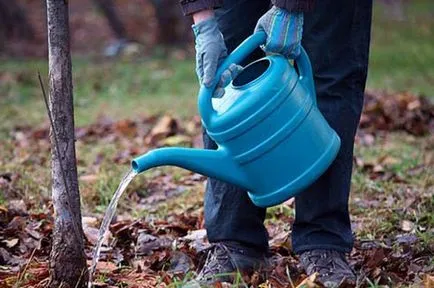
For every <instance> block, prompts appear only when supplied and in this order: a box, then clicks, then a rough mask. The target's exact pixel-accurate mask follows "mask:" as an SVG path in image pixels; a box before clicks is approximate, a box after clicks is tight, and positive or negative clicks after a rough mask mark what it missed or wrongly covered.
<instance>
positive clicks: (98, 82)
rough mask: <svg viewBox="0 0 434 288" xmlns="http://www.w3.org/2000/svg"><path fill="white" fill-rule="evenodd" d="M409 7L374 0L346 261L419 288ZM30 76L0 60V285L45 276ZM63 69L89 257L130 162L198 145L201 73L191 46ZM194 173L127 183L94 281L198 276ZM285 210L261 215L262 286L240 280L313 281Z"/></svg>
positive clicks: (430, 158) (428, 157)
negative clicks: (269, 260)
mask: <svg viewBox="0 0 434 288" xmlns="http://www.w3.org/2000/svg"><path fill="white" fill-rule="evenodd" d="M409 3H410V4H408V6H407V10H406V13H405V15H406V17H407V18H406V19H404V20H397V19H395V18H390V17H392V16H391V15H386V14H385V13H384V11H385V10H384V7H383V6H382V5H380V4H377V5H376V6H375V16H374V25H373V41H372V49H371V51H372V53H371V60H370V72H369V77H368V92H367V94H366V101H365V110H364V114H363V117H362V121H361V125H360V129H359V132H358V135H357V138H356V149H355V157H354V170H353V175H354V176H353V179H352V193H351V199H350V210H351V215H352V223H353V230H354V234H355V238H356V239H357V241H356V243H355V249H354V250H353V251H352V253H351V254H350V255H349V256H350V262H351V264H352V265H353V267H354V269H355V270H356V271H357V272H358V275H359V276H360V277H359V278H360V279H359V285H360V286H362V287H380V286H381V285H383V286H384V285H388V287H420V286H421V285H423V284H422V283H423V282H424V281H425V285H430V284H427V283H429V282H430V281H433V279H432V275H433V274H434V257H433V255H434V214H433V211H434V178H433V176H432V175H434V139H433V136H432V135H433V133H434V108H433V105H432V99H434V98H433V97H434V91H433V89H432V87H433V84H434V68H433V67H434V66H433V65H432V63H433V62H434V49H433V47H434V41H433V39H434V37H433V36H434V35H433V33H434V32H433V31H434V21H433V19H434V17H432V16H433V14H434V6H433V4H432V3H431V2H429V1H412V2H409ZM72 19H76V18H74V16H73V17H72ZM85 19H88V18H85ZM89 21H90V20H89ZM84 22H85V23H86V21H84ZM83 25H84V24H83ZM103 34H104V33H103ZM78 35H80V34H79V33H78ZM77 37H78V36H77ZM102 39H108V38H102ZM73 45H78V44H77V43H76V44H73ZM143 45H145V46H144V47H147V46H146V45H148V44H146V43H145V44H143ZM73 47H78V46H73ZM148 48H149V47H148ZM77 49H80V48H79V47H78V48H77ZM83 49H84V48H83ZM144 50H145V49H144ZM82 51H86V49H84V50H82ZM78 54H80V55H78ZM86 55H87V54H86ZM37 71H40V72H41V74H42V75H43V77H44V78H46V74H47V64H46V61H45V60H44V59H41V58H32V59H28V58H26V59H19V58H11V57H8V58H2V61H1V62H0V123H1V125H0V139H1V140H0V191H1V192H2V193H0V287H12V286H14V285H16V286H18V287H20V286H23V287H43V286H44V284H45V283H46V282H45V281H46V279H47V277H48V274H47V269H46V265H47V262H46V260H47V255H48V251H49V248H50V244H51V242H50V233H51V231H52V214H51V212H52V211H51V210H52V206H51V202H50V154H49V147H50V144H49V141H48V127H49V125H48V119H47V114H46V111H45V108H44V104H43V100H42V94H41V90H40V88H39V84H38V81H37ZM73 75H74V97H75V118H76V126H77V130H76V137H77V142H76V145H77V146H76V149H77V157H78V172H79V180H80V191H81V196H82V207H83V215H84V216H85V218H84V220H83V222H84V229H85V234H86V237H87V244H86V253H87V255H88V256H89V257H90V256H91V253H92V247H93V245H94V243H95V237H96V233H97V230H96V229H97V228H98V227H99V224H100V221H101V219H102V217H103V213H104V211H105V208H106V207H107V205H108V203H109V201H110V199H111V196H112V194H113V192H114V191H115V189H116V187H117V185H118V184H119V181H120V179H121V178H122V175H123V174H124V173H126V171H127V170H128V168H129V162H130V160H131V159H132V158H133V157H134V156H136V155H139V154H141V153H143V152H146V151H147V150H149V149H153V148H155V147H161V146H178V145H183V146H194V147H200V146H201V138H200V119H199V118H198V117H197V115H196V113H197V110H196V94H197V82H196V81H197V80H196V78H195V75H194V59H193V58H192V54H191V49H190V50H184V49H172V50H170V51H169V52H168V54H161V53H159V52H152V53H147V54H146V55H144V56H143V55H142V56H141V57H138V56H137V55H136V54H134V53H133V54H132V55H124V56H123V57H121V58H120V59H116V60H101V59H100V58H95V57H90V56H89V55H87V56H84V55H82V53H77V54H75V55H74V59H73ZM204 180H205V179H204V177H202V176H200V175H197V174H192V173H190V172H188V171H185V170H182V169H178V168H167V167H165V168H158V169H154V170H152V171H149V172H147V173H144V174H142V175H139V176H137V177H136V179H134V180H133V182H132V184H131V185H130V186H129V187H128V190H127V192H126V195H125V196H124V197H123V198H122V199H121V201H120V204H119V208H118V213H117V216H116V219H115V220H114V221H113V224H112V226H111V227H110V237H109V242H108V243H109V244H107V245H106V246H105V249H104V251H103V254H102V255H103V257H102V262H101V263H100V266H98V274H97V278H96V280H97V282H98V285H99V286H100V287H108V286H117V287H156V286H161V287H164V286H171V287H178V286H179V284H180V283H182V281H185V280H187V279H189V278H190V277H192V276H193V275H194V273H193V272H192V271H194V270H195V267H196V266H197V264H198V261H199V259H198V256H197V251H198V250H200V248H201V247H203V246H206V245H207V244H206V239H204V237H203V236H204V235H203V214H202V212H203V206H202V198H203V182H204ZM293 208H294V205H293V201H288V202H287V203H285V204H283V205H280V206H277V207H274V208H271V209H269V210H268V213H267V220H266V225H267V228H268V230H269V232H270V246H271V248H272V252H273V255H274V265H275V266H274V269H273V271H272V272H271V274H270V275H269V277H268V279H267V280H266V282H264V281H265V280H264V279H260V277H258V275H259V274H255V275H253V276H252V275H250V277H248V278H245V279H243V280H241V279H238V281H247V282H249V283H251V284H252V285H253V286H255V285H256V286H258V285H262V286H260V287H295V286H297V285H299V284H300V283H301V281H302V280H303V279H304V280H305V281H307V280H309V279H307V280H306V279H305V278H306V276H307V275H304V274H303V271H302V270H301V269H300V267H298V261H297V257H296V255H294V254H293V253H292V251H291V247H290V231H291V223H292V221H293V217H294V209H293ZM89 259H90V258H89ZM430 275H431V276H430ZM307 282H308V281H307ZM307 282H305V284H306V283H307ZM261 283H262V284H261ZM308 284H309V283H307V284H306V285H308ZM38 285H39V286H38ZM300 287H301V286H300ZM306 287H311V286H306ZM427 287H432V286H427Z"/></svg>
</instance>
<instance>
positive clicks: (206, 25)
mask: <svg viewBox="0 0 434 288" xmlns="http://www.w3.org/2000/svg"><path fill="white" fill-rule="evenodd" d="M193 31H194V35H195V38H196V74H197V76H198V78H199V81H200V83H201V84H203V85H205V86H206V87H210V86H211V84H212V83H213V81H214V78H215V74H216V71H217V68H218V67H219V65H220V64H221V62H222V61H223V59H224V58H225V57H226V56H227V49H226V45H225V42H224V39H223V35H222V33H221V32H220V30H219V28H218V25H217V21H216V19H215V18H214V17H212V18H209V19H207V20H204V21H202V22H199V23H198V24H195V25H193ZM241 71H242V67H241V66H239V65H235V64H233V65H231V66H230V67H229V68H228V69H227V70H225V71H224V72H223V74H222V76H221V78H220V79H219V82H218V83H217V87H216V89H215V92H214V95H213V97H215V98H221V97H223V95H224V92H225V91H224V87H226V86H227V85H228V84H229V83H230V82H231V81H232V80H233V79H234V78H235V77H236V76H237V75H238V74H239V73H240V72H241Z"/></svg>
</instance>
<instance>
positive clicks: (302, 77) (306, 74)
mask: <svg viewBox="0 0 434 288" xmlns="http://www.w3.org/2000/svg"><path fill="white" fill-rule="evenodd" d="M294 61H295V63H296V64H297V68H298V75H299V76H298V79H299V81H300V82H301V84H302V85H303V86H304V87H305V88H307V89H308V91H309V96H311V97H312V100H313V103H314V104H315V106H316V105H317V103H316V92H315V83H314V82H313V73H312V65H311V64H310V60H309V56H308V55H307V52H306V50H304V48H303V47H302V46H300V54H299V55H298V56H297V58H296V59H294Z"/></svg>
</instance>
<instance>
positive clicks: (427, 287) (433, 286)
mask: <svg viewBox="0 0 434 288" xmlns="http://www.w3.org/2000/svg"><path fill="white" fill-rule="evenodd" d="M423 287H424V288H434V275H428V274H426V275H425V277H424V281H423Z"/></svg>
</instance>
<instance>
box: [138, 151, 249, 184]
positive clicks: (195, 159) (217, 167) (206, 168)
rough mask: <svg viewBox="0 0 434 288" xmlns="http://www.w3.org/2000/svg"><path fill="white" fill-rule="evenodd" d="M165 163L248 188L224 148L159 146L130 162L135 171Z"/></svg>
mask: <svg viewBox="0 0 434 288" xmlns="http://www.w3.org/2000/svg"><path fill="white" fill-rule="evenodd" d="M166 165H171V166H177V167H181V168H184V169H187V170H190V171H194V172H196V173H199V174H202V175H205V176H208V177H211V178H215V179H219V180H221V181H225V182H230V183H232V184H235V185H238V186H240V187H243V188H246V189H248V182H247V181H246V177H245V175H244V173H243V172H242V171H241V169H240V168H239V166H238V165H237V164H236V163H235V162H234V161H233V160H232V159H231V158H230V157H229V155H228V154H227V152H226V151H225V150H224V149H218V150H205V149H193V148H175V147H173V148H172V147H171V148H160V149H156V150H152V151H149V152H148V153H146V154H143V155H141V156H139V157H137V158H135V159H133V161H132V162H131V166H132V168H133V170H134V171H135V172H137V173H142V172H144V171H146V170H148V169H150V168H154V167H158V166H166Z"/></svg>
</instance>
